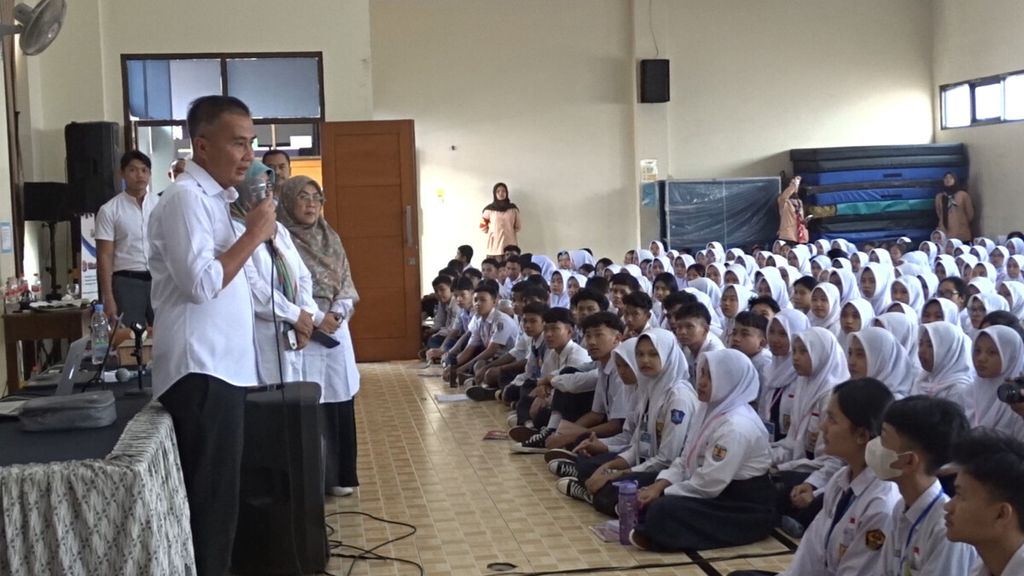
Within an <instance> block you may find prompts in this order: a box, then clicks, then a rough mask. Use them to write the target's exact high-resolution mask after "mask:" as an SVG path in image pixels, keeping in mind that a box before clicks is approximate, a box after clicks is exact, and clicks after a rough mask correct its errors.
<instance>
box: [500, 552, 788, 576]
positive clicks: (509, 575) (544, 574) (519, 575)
mask: <svg viewBox="0 0 1024 576" xmlns="http://www.w3.org/2000/svg"><path fill="white" fill-rule="evenodd" d="M790 554H793V551H792V550H782V551H779V552H760V553H753V554H734V555H731V556H719V557H715V558H701V559H699V560H687V561H683V562H649V563H645V564H634V565H632V566H588V567H584V568H567V569H564V570H545V571H540V572H522V571H519V572H493V573H491V574H489V575H488V576H551V575H555V574H595V573H605V572H625V571H632V570H647V569H654V568H675V567H680V566H697V565H699V564H707V563H711V562H731V561H733V560H753V559H757V558H773V557H776V556H788V555H790Z"/></svg>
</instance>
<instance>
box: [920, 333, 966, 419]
mask: <svg viewBox="0 0 1024 576" xmlns="http://www.w3.org/2000/svg"><path fill="white" fill-rule="evenodd" d="M972 353H973V350H972V345H971V339H970V338H968V337H967V335H966V334H964V333H963V331H962V330H960V329H959V328H957V327H956V326H953V325H952V324H949V323H947V322H932V323H931V324H925V325H924V326H922V327H921V336H920V338H919V339H918V349H917V355H918V358H919V359H920V361H921V376H920V377H919V378H918V379H917V381H916V382H914V386H913V388H911V390H910V393H911V394H912V395H913V394H926V395H928V396H932V397H935V398H945V399H946V400H952V401H953V402H956V403H957V404H959V405H960V406H961V407H962V408H963V409H964V412H965V413H966V414H967V417H968V418H970V419H972V420H973V416H974V381H975V379H976V378H977V375H976V374H975V373H974V361H973V359H972Z"/></svg>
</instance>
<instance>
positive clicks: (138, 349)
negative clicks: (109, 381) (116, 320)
mask: <svg viewBox="0 0 1024 576" xmlns="http://www.w3.org/2000/svg"><path fill="white" fill-rule="evenodd" d="M145 332H146V326H145V325H144V324H142V323H141V322H136V323H134V324H132V334H134V335H135V350H133V351H132V356H134V357H135V367H136V371H135V373H136V374H137V375H138V380H139V392H142V371H143V364H142V335H143V333H145Z"/></svg>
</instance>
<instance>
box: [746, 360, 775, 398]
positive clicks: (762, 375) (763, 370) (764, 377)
mask: <svg viewBox="0 0 1024 576" xmlns="http://www.w3.org/2000/svg"><path fill="white" fill-rule="evenodd" d="M750 363H751V364H753V365H754V370H756V371H757V383H758V384H759V385H760V387H759V388H758V395H757V397H758V398H761V395H762V393H763V392H764V390H765V387H766V385H767V381H768V371H769V370H770V369H771V367H772V353H771V352H769V351H768V349H767V348H762V349H761V351H760V352H758V353H757V354H755V355H754V357H753V358H751V359H750ZM759 407H760V406H759Z"/></svg>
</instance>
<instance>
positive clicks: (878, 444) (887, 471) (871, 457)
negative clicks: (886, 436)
mask: <svg viewBox="0 0 1024 576" xmlns="http://www.w3.org/2000/svg"><path fill="white" fill-rule="evenodd" d="M900 456H902V454H900V453H898V452H896V451H895V450H890V449H889V448H886V447H885V446H882V437H881V436H876V437H874V438H872V440H871V441H870V442H868V445H867V448H866V449H865V450H864V460H865V461H866V462H867V465H868V468H871V471H872V472H874V473H875V476H878V477H879V478H880V479H882V480H892V479H893V478H896V477H898V476H899V475H900V474H902V473H903V471H902V470H896V469H894V468H892V464H893V462H895V461H896V460H899V457H900Z"/></svg>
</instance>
